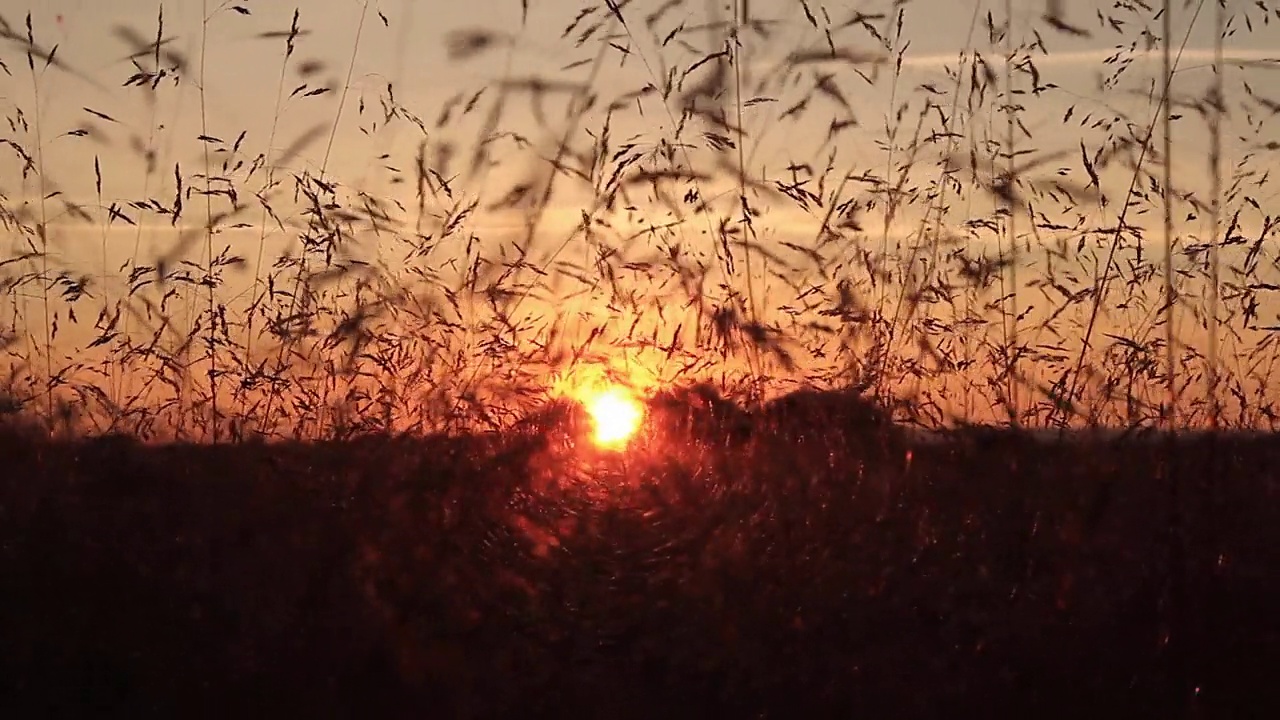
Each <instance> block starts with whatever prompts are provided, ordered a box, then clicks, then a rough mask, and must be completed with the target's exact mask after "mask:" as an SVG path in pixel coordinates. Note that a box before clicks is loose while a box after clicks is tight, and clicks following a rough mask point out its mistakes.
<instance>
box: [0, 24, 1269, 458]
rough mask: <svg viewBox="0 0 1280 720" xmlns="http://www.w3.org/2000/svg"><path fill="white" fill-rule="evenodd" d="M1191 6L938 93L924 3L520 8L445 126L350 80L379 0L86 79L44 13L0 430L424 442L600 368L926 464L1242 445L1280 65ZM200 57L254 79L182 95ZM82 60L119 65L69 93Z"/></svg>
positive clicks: (487, 34) (18, 47) (255, 28)
mask: <svg viewBox="0 0 1280 720" xmlns="http://www.w3.org/2000/svg"><path fill="white" fill-rule="evenodd" d="M1204 4H1205V3H1204V2H1203V1H1201V2H1198V3H1196V2H1191V3H1188V4H1185V5H1184V4H1181V3H1172V2H1168V1H1166V2H1164V3H1156V4H1153V3H1151V2H1145V1H1143V0H1133V1H1132V2H1126V3H1118V4H1116V5H1115V6H1110V5H1099V6H1098V7H1097V8H1093V7H1092V6H1090V8H1089V9H1087V10H1086V9H1085V8H1080V7H1077V6H1075V5H1071V6H1070V8H1069V9H1068V5H1067V4H1065V3H1060V2H1048V3H1046V4H1045V6H1044V7H1043V8H1035V9H1034V12H1032V13H1030V15H1028V12H1027V10H1028V9H1027V8H1024V7H1021V6H1019V7H1015V4H1014V3H1012V2H1007V1H1006V2H1004V3H998V4H993V3H987V2H980V1H978V0H975V1H974V2H973V3H971V4H969V5H966V15H971V17H972V24H971V26H970V32H969V36H968V38H967V40H966V41H965V42H964V44H963V50H962V51H961V52H960V53H959V54H957V55H956V56H955V57H954V58H950V59H946V60H942V61H939V60H937V59H936V58H934V59H929V58H926V57H924V56H922V55H920V54H918V53H924V52H925V51H917V50H915V49H913V47H912V45H913V42H912V40H913V39H915V38H919V37H927V35H915V34H913V27H914V25H915V24H916V23H919V24H920V25H921V26H923V25H924V24H926V23H928V22H929V14H930V12H931V9H930V6H929V4H928V3H926V2H923V0H921V1H918V2H904V1H902V0H895V1H893V2H883V3H875V4H873V5H872V6H865V7H864V6H860V9H858V10H853V9H850V8H848V7H844V6H841V5H840V4H836V3H828V4H825V5H824V4H822V3H817V2H811V1H810V0H798V2H795V3H778V4H775V5H768V6H765V5H763V4H759V3H756V4H751V3H748V2H746V1H745V0H743V1H742V2H739V3H730V4H729V5H726V6H724V7H721V6H720V5H718V4H714V3H711V4H708V5H707V6H706V7H703V6H702V5H700V4H699V3H692V2H687V1H686V0H662V1H659V0H652V1H649V0H634V1H626V0H617V1H615V0H606V1H605V2H603V3H583V4H582V7H581V9H578V10H574V9H573V8H571V7H569V6H568V4H563V5H557V4H549V5H547V6H546V7H542V6H541V5H538V6H534V5H532V4H528V3H525V4H523V5H521V6H520V12H519V14H518V18H519V22H518V25H517V26H515V27H483V26H479V25H477V26H475V27H470V28H462V29H454V30H451V31H449V32H448V33H447V36H445V37H443V38H442V39H441V41H442V43H443V46H444V50H445V52H446V54H447V57H448V59H449V61H450V62H451V63H452V65H451V67H452V68H453V69H454V71H455V72H456V73H457V75H456V79H455V80H452V81H451V83H452V85H453V87H451V90H452V93H451V94H450V95H449V96H448V97H447V98H446V99H445V100H444V101H443V102H441V103H439V104H430V103H423V104H419V103H418V102H417V99H418V98H422V97H424V96H425V95H426V94H425V93H423V92H421V91H420V90H419V88H415V86H414V83H415V81H416V76H413V75H409V74H407V73H404V72H402V71H399V70H397V69H396V68H394V67H393V68H388V69H386V71H385V72H386V73H387V74H382V73H381V72H379V71H378V70H377V69H373V70H370V69H369V67H368V63H367V62H365V61H364V58H365V57H366V55H367V54H369V53H370V52H371V50H370V48H371V47H377V46H387V45H390V44H395V43H400V45H399V46H398V47H396V49H395V51H394V53H393V55H394V57H395V58H396V60H395V62H394V63H393V65H395V66H396V67H399V68H401V69H402V68H403V66H404V65H405V64H406V62H405V60H406V57H407V53H409V52H410V50H411V48H410V46H409V45H408V40H407V39H406V35H405V34H403V33H401V34H399V35H397V24H398V23H400V22H402V21H405V20H406V18H404V17H398V15H397V14H398V13H399V14H400V16H404V15H407V14H408V13H409V11H410V7H411V3H408V2H405V3H403V4H402V5H400V6H399V7H397V6H396V5H395V3H387V4H380V5H375V4H371V3H367V2H365V3H361V2H354V3H347V2H343V3H333V6H332V8H331V9H329V10H325V12H333V13H341V14H342V15H343V17H344V18H348V19H349V21H350V22H349V27H350V28H352V34H351V36H350V37H349V38H348V40H347V43H348V44H346V45H344V46H342V47H339V48H336V49H335V48H330V47H324V48H322V47H315V46H313V45H312V43H313V37H312V35H311V31H310V29H309V24H310V23H311V22H312V18H311V16H310V15H311V14H312V13H319V12H321V11H320V10H319V9H317V8H312V7H310V6H304V5H299V6H298V7H297V8H296V9H288V10H281V9H276V8H268V7H264V6H259V5H256V4H253V3H242V4H234V3H231V2H222V3H213V2H204V3H202V6H201V12H200V14H199V18H198V23H187V24H186V25H184V26H182V27H175V26H174V25H173V21H172V20H171V19H167V18H171V17H172V16H173V12H172V8H171V6H170V5H166V4H165V3H164V2H157V3H156V4H155V13H154V18H155V20H154V24H152V25H150V26H134V25H132V24H128V23H122V24H119V25H117V26H114V27H110V28H107V27H104V28H101V29H100V30H93V32H100V33H101V35H104V36H105V35H108V34H109V35H111V37H110V38H106V37H95V38H94V42H92V43H89V47H88V48H86V49H85V50H84V51H83V52H80V53H78V52H77V48H76V47H71V46H68V47H63V46H62V45H60V44H59V42H58V40H57V39H56V38H57V37H58V36H59V27H60V26H59V25H57V24H55V23H53V22H52V20H51V18H52V15H51V14H50V13H51V12H52V11H49V10H43V9H42V8H43V6H37V5H33V6H32V7H31V9H30V10H31V11H30V12H28V13H26V15H25V17H21V18H19V17H14V16H12V12H11V11H10V12H6V13H5V14H4V16H0V41H2V42H3V45H2V46H0V53H3V54H0V59H2V60H3V66H0V72H2V73H3V74H4V77H5V78H6V84H5V87H6V90H5V91H4V98H3V100H0V103H2V104H3V106H4V113H5V116H6V119H7V126H6V127H4V128H3V131H4V133H3V137H2V138H0V141H2V142H3V144H4V146H5V148H6V149H7V150H8V157H7V158H5V160H4V161H3V163H4V165H3V167H4V171H3V173H2V174H0V178H3V179H2V180H0V183H3V186H0V193H2V194H0V219H2V220H3V223H4V229H5V234H6V239H7V241H8V245H9V250H8V251H7V255H6V256H5V257H4V258H3V259H2V260H0V293H2V294H3V299H4V305H5V317H4V318H3V320H4V325H5V329H4V338H3V344H4V353H5V371H6V374H5V391H4V395H5V409H6V412H7V413H9V414H10V415H11V416H15V417H21V418H22V419H23V420H24V421H31V422H39V423H40V424H41V425H42V426H44V427H47V428H49V429H50V430H59V431H62V432H71V433H76V434H80V433H103V432H112V433H128V434H134V435H137V436H139V437H148V438H154V437H169V438H183V439H198V440H215V441H216V440H220V439H226V438H232V439H243V438H246V437H251V436H267V437H284V436H287V437H345V436H349V435H351V434H359V433H364V432H385V431H392V432H416V433H425V432H432V431H442V430H443V431H447V430H457V429H463V428H475V427H490V428H492V427H505V426H508V425H509V424H511V423H512V422H513V421H514V420H515V419H517V418H519V417H521V416H524V415H526V414H528V412H529V411H530V410H531V409H533V408H535V407H537V406H538V405H539V404H540V403H542V402H543V401H544V400H545V399H546V398H547V397H548V395H549V394H552V393H553V392H554V390H555V388H556V387H557V385H558V384H561V385H562V384H563V383H564V382H566V378H572V377H573V376H574V373H577V372H605V373H610V374H613V375H616V376H617V377H618V378H620V379H622V380H624V381H627V382H631V383H634V384H637V385H640V386H642V387H643V388H645V389H646V390H654V389H660V388H665V387H669V386H672V385H676V384H682V383H695V382H710V383H713V384H715V385H716V386H718V387H720V388H721V391H722V392H723V393H724V394H726V395H728V396H730V397H733V398H735V399H739V400H741V401H743V402H744V403H750V402H753V401H756V400H760V399H764V398H768V397H771V396H773V395H777V394H778V393H781V392H786V391H790V390H794V389H797V388H812V387H833V388H842V389H851V390H853V391H856V392H858V393H863V394H867V395H870V396H874V397H875V398H878V399H879V400H880V401H882V402H883V403H884V404H885V405H886V406H888V407H890V408H892V410H893V412H894V413H895V414H896V417H897V418H898V419H899V420H901V421H904V422H910V423H914V424H918V425H922V426H926V427H944V426H950V425H955V424H961V423H973V422H976V423H1000V424H1014V425H1018V426H1024V427H1029V428H1060V427H1061V428H1065V427H1076V426H1106V427H1113V428H1120V429H1129V430H1133V429H1139V428H1145V427H1169V428H1185V427H1209V426H1212V427H1214V428H1236V429H1265V430H1271V429H1273V428H1274V423H1275V418H1276V406H1275V402H1276V392H1277V385H1276V382H1275V380H1274V378H1273V377H1272V374H1273V371H1274V368H1275V364H1276V360H1277V348H1276V342H1275V338H1276V333H1277V329H1278V328H1280V320H1277V315H1276V311H1277V304H1276V300H1275V298H1274V297H1273V296H1274V293H1275V292H1276V291H1277V290H1280V272H1277V268H1278V264H1280V252H1277V250H1276V247H1277V246H1276V244H1275V243H1274V242H1273V240H1274V237H1273V234H1274V231H1275V229H1276V225H1277V224H1280V220H1278V219H1277V218H1276V215H1275V214H1274V210H1273V209H1272V206H1273V205H1274V202H1275V193H1274V192H1272V191H1271V190H1270V188H1271V185H1272V180H1271V169H1272V163H1273V161H1274V157H1275V151H1276V149H1277V147H1276V143H1275V141H1274V140H1271V139H1270V138H1271V137H1272V135H1273V133H1274V131H1275V130H1274V128H1275V125H1274V116H1275V112H1276V109H1277V108H1280V101H1277V100H1276V99H1273V98H1271V97H1269V96H1268V95H1267V94H1266V92H1265V88H1266V87H1267V85H1268V83H1267V79H1268V78H1270V77H1271V76H1272V75H1274V73H1276V72H1277V71H1280V64H1277V63H1276V62H1275V61H1272V60H1270V59H1267V58H1264V57H1261V56H1258V55H1257V54H1256V53H1255V54H1253V55H1250V54H1248V53H1236V54H1233V55H1231V57H1230V58H1228V55H1229V52H1228V51H1230V50H1232V48H1234V47H1235V45H1234V44H1232V43H1237V42H1238V41H1242V40H1243V39H1247V37H1248V36H1250V35H1253V34H1261V36H1262V37H1266V35H1265V34H1266V33H1271V32H1274V29H1273V24H1274V23H1276V22H1277V21H1280V10H1278V9H1277V8H1275V7H1273V6H1272V5H1271V4H1270V3H1267V2H1235V3H1226V2H1225V0H1224V2H1223V3H1215V4H1214V8H1213V12H1212V15H1213V19H1211V20H1206V19H1205V17H1207V15H1208V14H1209V13H1205V14H1204V16H1202V13H1201V9H1202V8H1203V6H1204ZM1095 11H1096V16H1094V13H1095ZM560 12H565V13H566V14H565V15H564V16H563V17H560V16H559V15H557V13H560ZM539 14H542V15H539ZM348 16H349V17H348ZM551 20H555V22H556V23H558V26H559V27H560V28H562V31H561V32H560V33H559V35H558V37H550V36H547V35H546V34H545V33H537V32H535V31H534V30H532V29H531V28H534V27H544V26H545V23H547V22H550V21H551ZM231 32H234V34H235V35H237V36H239V37H243V36H246V35H251V36H253V37H254V42H257V43H263V44H266V45H268V46H269V47H272V48H276V52H278V55H276V57H277V58H278V65H276V66H274V67H270V68H263V72H261V73H260V74H257V73H255V74H254V75H253V76H251V77H244V76H237V75H235V74H233V73H231V72H229V71H226V70H224V69H222V68H219V67H217V66H215V65H212V64H209V62H208V59H209V55H208V50H209V46H210V44H211V43H215V48H216V43H217V42H218V41H217V40H216V38H219V37H228V33H231ZM1206 33H1211V34H1210V35H1209V36H1208V37H1210V42H1212V43H1213V61H1212V63H1211V64H1210V65H1209V66H1207V67H1205V66H1197V65H1196V62H1195V61H1192V60H1189V59H1188V58H1187V57H1184V53H1185V52H1186V51H1187V50H1188V49H1194V48H1195V47H1196V43H1197V42H1203V37H1205V35H1206ZM396 38H399V39H398V40H397V39H396ZM1193 39H1195V40H1194V41H1193ZM82 41H83V35H79V36H76V42H82ZM187 46H193V47H194V48H195V52H196V53H197V54H196V56H195V57H189V56H188V54H187V51H185V50H183V49H181V48H183V47H187ZM1240 46H1241V47H1246V46H1247V44H1246V43H1243V42H1240ZM1107 47H1114V51H1113V52H1112V53H1111V54H1110V55H1109V56H1107V57H1105V59H1101V60H1100V61H1099V62H1098V64H1097V69H1098V72H1097V77H1096V83H1095V85H1094V86H1093V87H1092V88H1087V87H1077V85H1079V83H1076V84H1075V85H1071V84H1069V83H1068V82H1067V80H1065V79H1063V78H1064V77H1065V76H1060V75H1061V73H1064V72H1065V70H1063V68H1065V67H1071V63H1058V62H1056V58H1055V53H1057V52H1064V53H1071V52H1080V51H1082V49H1085V48H1094V49H1096V48H1107ZM104 48H112V49H119V50H123V52H121V53H120V54H121V55H127V56H128V62H127V63H126V64H122V65H118V66H116V67H108V68H107V70H105V71H103V72H91V71H90V68H89V67H88V66H87V65H86V64H85V63H88V62H91V61H93V60H92V59H93V58H95V57H98V56H99V55H101V54H102V53H104V52H107V50H104ZM112 52H114V50H112ZM1151 53H1158V54H1159V56H1160V58H1161V61H1162V62H1161V64H1159V65H1158V66H1157V65H1156V64H1154V63H1149V62H1146V61H1147V60H1148V59H1149V58H1150V57H1151ZM99 60H100V58H99ZM486 61H491V62H489V65H486V66H485V67H497V68H500V69H501V71H500V74H498V75H496V76H491V77H486V78H482V79H481V80H478V81H477V82H476V84H475V86H470V85H467V84H466V83H465V82H464V81H463V80H461V79H462V78H465V77H467V73H469V72H472V71H471V68H475V67H478V66H480V65H481V64H482V63H484V62H486ZM544 67H545V68H557V67H558V68H559V69H558V70H556V69H546V70H544V69H543V68H544ZM524 68H534V69H533V70H531V71H525V70H524ZM117 70H119V72H117ZM24 76H25V77H24ZM259 82H261V83H264V84H265V85H266V93H267V94H266V95H265V96H264V97H267V98H269V100H268V101H267V102H266V104H264V105H262V106H260V107H258V106H254V107H242V106H241V105H242V104H237V106H236V109H237V110H240V111H242V112H244V113H249V114H260V118H264V119H265V120H263V121H262V122H257V121H255V123H254V124H253V125H252V127H237V126H234V125H232V124H230V123H229V122H227V121H225V120H223V119H220V118H221V117H225V116H220V115H218V113H216V112H215V110H217V108H218V105H217V103H218V102H220V101H221V102H225V101H226V99H227V98H230V97H237V96H244V97H251V96H252V95H251V94H250V93H248V92H247V91H246V90H244V89H243V87H242V84H245V83H259ZM467 82H469V81H467ZM112 83H114V84H116V85H118V87H116V88H114V89H111V90H107V89H104V88H106V87H107V86H109V85H110V84H112ZM95 87H97V88H99V90H98V92H99V94H98V95H95V96H94V97H95V98H105V100H103V102H105V103H106V104H99V103H98V102H97V101H95V103H94V104H93V105H92V106H90V105H88V103H86V102H81V100H80V98H81V97H82V94H81V92H80V90H81V89H82V90H84V92H90V91H91V89H92V88H95ZM272 87H274V91H272V90H271V88H272ZM51 88H52V89H51ZM189 93H194V97H195V98H196V101H197V103H198V107H197V108H196V115H195V117H196V120H197V125H198V127H192V126H191V125H190V122H186V121H183V120H181V119H180V118H181V117H183V115H182V113H183V112H188V111H186V110H184V107H186V106H185V103H187V102H188V100H187V98H188V97H189ZM219 99H221V100H219ZM877 103H879V104H877ZM167 118H177V119H173V120H169V119H167ZM1183 133H1186V137H1187V138H1188V139H1186V140H1182V139H1180V136H1181V135H1182V134H1183ZM1184 145H1185V149H1184ZM1206 148H1207V149H1206ZM363 150H367V151H369V156H368V157H367V159H366V162H365V166H366V172H365V173H363V174H361V173H360V172H358V165H359V162H358V161H357V160H355V159H353V157H354V154H355V153H357V152H361V151H363ZM1180 150H1182V151H1181V152H1179V151H1180ZM1205 156H1207V157H1208V158H1209V162H1208V166H1207V167H1206V166H1205V165H1204V163H1203V161H1202V160H1200V158H1202V157H1205ZM339 158H341V159H339ZM337 168H340V169H339V170H337V171H336V172H335V169H337ZM1202 216H1207V223H1201V221H1200V218H1201V217H1202ZM1152 218H1160V219H1157V220H1152ZM1160 233H1163V246H1161V247H1159V249H1158V250H1155V249H1153V248H1155V247H1156V246H1153V245H1152V239H1153V238H1155V237H1157V236H1159V235H1158V234H1160ZM95 234H96V235H97V236H98V237H99V239H100V245H101V247H100V249H99V253H98V254H99V255H100V257H99V258H93V257H92V255H93V253H91V252H89V251H87V250H86V248H87V247H88V245H87V244H86V242H85V240H84V238H87V237H92V236H93V235H95ZM130 236H132V243H131V245H132V249H131V250H130V251H127V252H126V251H125V248H127V247H129V245H130V243H129V241H128V238H129V237H130ZM144 240H146V241H150V244H152V245H154V247H155V249H154V251H153V252H152V253H151V254H150V255H148V254H147V253H146V252H145V250H144ZM95 263H96V264H97V266H98V267H96V268H95V267H94V264H95ZM568 381H570V382H571V380H568Z"/></svg>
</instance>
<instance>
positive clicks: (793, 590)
mask: <svg viewBox="0 0 1280 720" xmlns="http://www.w3.org/2000/svg"><path fill="white" fill-rule="evenodd" d="M828 417H830V416H828ZM752 422H753V423H754V424H753V425H751V427H754V428H755V429H756V430H758V431H759V430H764V432H762V433H757V434H751V433H748V434H745V435H744V434H741V433H740V432H739V433H736V434H735V433H731V432H729V431H727V430H724V429H723V428H720V429H715V430H710V431H707V430H704V431H701V433H700V435H699V436H698V438H699V439H698V440H697V441H696V442H694V443H691V446H690V453H689V454H686V455H685V456H684V459H682V460H675V461H672V460H671V459H670V458H664V457H662V456H661V455H659V454H653V455H645V454H643V453H640V452H638V451H637V452H636V453H635V454H634V455H633V456H632V457H631V458H630V460H629V465H628V466H627V467H622V466H621V463H622V460H621V459H620V458H619V457H602V458H595V459H592V458H590V457H588V455H589V453H587V454H586V455H584V452H586V451H583V450H581V449H580V448H569V449H565V446H561V445H556V444H554V443H549V442H548V441H547V440H546V439H545V438H546V437H548V435H545V434H543V432H544V431H540V432H539V434H536V435H525V436H518V437H509V438H506V439H498V438H484V437H474V438H468V439H456V438H455V439H446V438H428V439H412V438H401V439H397V438H390V437H370V438H367V439H363V440H359V441H354V440H353V441H346V442H332V443H315V444H301V443H299V444H283V445H258V446H254V445H241V446H231V445H222V446H216V447H212V446H201V445H175V446H164V447H146V446H142V445H139V444H136V443H134V442H132V441H128V440H124V439H105V440H95V441H85V442H78V443H46V442H20V441H19V440H18V439H17V438H13V437H11V438H9V439H8V440H7V441H6V442H5V444H4V457H5V464H6V468H7V469H8V470H9V474H7V475H6V476H5V480H4V482H3V487H0V508H2V510H0V512H3V517H2V520H3V522H2V523H0V527H2V528H3V530H2V531H0V573H2V574H3V577H5V578H7V579H9V580H11V581H12V582H10V581H7V582H6V589H5V591H4V593H0V618H2V619H0V635H2V636H3V637H4V638H5V652H4V653H3V655H2V656H0V670H2V672H0V677H2V678H3V685H2V686H0V697H3V698H5V700H3V701H0V705H16V706H17V708H18V709H20V710H21V712H16V713H10V714H9V716H10V717H34V716H59V717H66V716H68V715H77V716H93V717H108V716H110V717H116V716H119V717H138V716H140V715H146V716H163V717H174V716H184V717H185V716H199V717H206V716H207V717H227V716H231V715H241V716H243V715H248V716H254V717H259V716H266V715H276V716H289V717H295V716H310V717H351V716H357V715H360V716H377V717H423V716H430V717H512V716H517V717H636V718H642V717H643V718H647V717H661V716H674V717H706V716H719V717H744V718H745V717H856V716H863V715H885V716H892V717H906V718H916V717H920V718H923V717H954V716H955V715H956V713H962V714H966V715H970V714H978V715H984V716H997V717H1018V716H1035V717H1061V718H1075V717H1081V716H1088V715H1101V716H1103V717H1129V718H1137V717H1143V718H1145V717H1150V718H1168V717H1199V718H1228V717H1230V718H1246V717H1259V718H1261V717H1267V716H1270V713H1271V712H1273V711H1274V710H1275V709H1277V708H1280V691H1278V690H1277V688H1276V686H1275V684H1274V672H1275V669H1276V668H1277V667H1280V622H1278V621H1277V619H1276V615H1275V607H1276V605H1277V601H1280V580H1278V579H1277V577H1276V574H1275V568H1276V567H1277V562H1280V555H1278V553H1280V542H1277V540H1280V538H1277V530H1276V528H1277V527H1280V502H1278V501H1280V482H1278V481H1277V476H1276V474H1275V470H1274V468H1276V467H1280V443H1277V442H1276V441H1275V440H1274V439H1272V438H1269V437H1234V436H1226V437H1219V438H1217V439H1210V438H1208V437H1207V436H1206V437H1202V438H1197V439H1183V440H1180V441H1178V443H1177V446H1176V448H1174V449H1173V450H1169V449H1168V448H1167V447H1164V446H1163V440H1160V439H1159V438H1148V439H1143V440H1137V441H1135V440H1132V439H1130V440H1125V441H1119V442H1117V441H1115V440H1101V439H1097V438H1092V439H1090V438H1085V437H1073V438H1069V439H1067V440H1066V441H1065V442H1060V441H1058V440H1054V441H1052V442H1047V441H1044V440H1037V439H1034V438H1030V437H1027V436H1025V435H1024V436H1019V435H1016V434H1012V433H1007V432H996V433H990V434H988V433H986V432H983V433H969V434H965V435H961V434H950V435H948V436H946V437H945V438H944V439H940V440H939V439H929V440H924V439H921V438H911V437H907V438H898V439H897V440H895V441H893V444H892V445H889V446H886V445H883V444H879V443H871V444H870V446H869V447H867V448H863V449H850V450H840V451H838V452H837V455H836V456H835V457H834V459H833V461H832V462H827V461H826V460H825V456H826V453H825V452H823V451H821V450H820V449H818V448H814V447H813V442H814V440H815V436H813V435H812V434H810V435H808V436H806V440H807V441H808V443H809V446H808V447H807V448H806V449H805V454H803V455H799V456H798V455H797V454H796V453H795V447H794V446H793V445H790V443H793V442H795V441H794V439H787V438H786V432H785V428H783V430H784V431H783V432H779V425H778V424H777V423H778V422H785V421H773V420H768V419H765V418H754V419H753V421H752ZM829 426H831V427H835V428H841V427H842V424H841V420H839V419H835V420H834V422H832V423H831V424H830V425H829ZM848 430H849V431H850V432H857V433H865V432H866V431H867V429H866V428H865V426H862V427H850V428H848ZM530 438H535V439H532V440H531V439H530ZM666 441H667V440H663V441H662V442H666ZM654 442H659V441H657V440H655V441H654ZM837 445H838V446H839V447H840V448H851V447H854V446H856V445H857V443H856V442H844V441H840V442H838V443H837ZM890 446H891V447H893V448H894V449H893V451H892V452H883V451H877V450H875V449H874V448H884V447H890ZM694 449H701V451H700V452H698V453H696V454H695V453H694V452H693V450H694ZM907 452H910V455H911V460H910V462H909V463H908V462H907V461H906V457H907V455H906V453H907ZM1168 459H1172V460H1173V465H1172V466H1165V465H1164V463H1165V462H1167V460H1168ZM859 467H861V468H862V469H861V470H858V469H857V468H859ZM1160 468H1164V472H1165V473H1167V475H1162V472H1161V471H1160ZM1175 483H1176V485H1175ZM1172 500H1176V501H1177V505H1176V508H1177V512H1176V513H1175V512H1174V508H1175V506H1174V505H1172V504H1171V502H1172ZM1170 518H1175V523H1174V524H1171V523H1170Z"/></svg>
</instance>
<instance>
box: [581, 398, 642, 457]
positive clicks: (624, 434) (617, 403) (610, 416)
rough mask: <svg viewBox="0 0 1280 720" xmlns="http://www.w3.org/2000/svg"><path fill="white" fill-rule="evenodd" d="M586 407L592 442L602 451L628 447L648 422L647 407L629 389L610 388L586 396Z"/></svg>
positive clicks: (583, 402) (583, 399) (584, 399)
mask: <svg viewBox="0 0 1280 720" xmlns="http://www.w3.org/2000/svg"><path fill="white" fill-rule="evenodd" d="M582 405H583V407H585V408H586V409H587V414H588V415H590V416H591V423H592V425H593V427H594V430H595V432H594V433H593V434H592V439H593V440H595V443H596V445H599V446H600V447H602V448H608V449H619V448H622V447H625V446H626V444H627V441H628V440H630V439H631V437H632V436H633V435H635V434H636V431H637V430H639V429H640V422H641V421H642V420H644V406H643V405H642V404H641V403H640V401H639V400H637V399H636V397H635V396H634V395H632V394H631V393H630V392H629V391H628V390H627V389H626V388H624V387H621V386H619V385H608V386H606V387H604V388H603V389H600V390H597V391H594V392H591V393H589V394H586V395H585V396H584V397H583V398H582Z"/></svg>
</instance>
